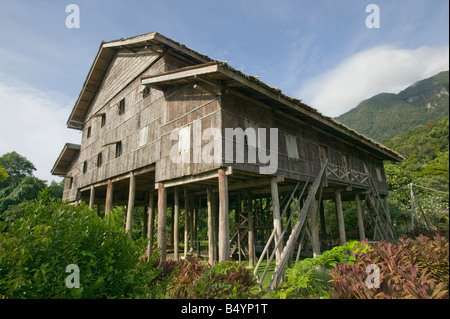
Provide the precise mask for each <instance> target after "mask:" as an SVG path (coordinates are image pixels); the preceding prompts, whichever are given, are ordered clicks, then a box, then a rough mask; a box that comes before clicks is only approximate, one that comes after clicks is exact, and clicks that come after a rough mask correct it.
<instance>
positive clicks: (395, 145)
mask: <svg viewBox="0 0 450 319" xmlns="http://www.w3.org/2000/svg"><path fill="white" fill-rule="evenodd" d="M383 144H385V145H386V146H388V147H390V148H392V149H394V150H396V151H398V152H399V153H401V154H402V155H403V156H405V160H404V161H403V162H401V163H389V162H386V163H385V165H384V167H385V171H386V178H387V182H388V188H389V194H390V198H389V203H390V209H391V210H392V213H393V221H394V225H397V228H398V229H401V227H402V226H401V225H402V222H401V220H402V218H405V217H406V218H407V219H409V212H410V188H409V184H410V183H412V184H414V188H415V192H416V193H417V196H418V198H420V202H421V206H422V208H423V210H424V212H425V214H426V216H427V220H428V222H429V223H430V224H431V225H432V227H433V228H434V229H440V230H447V231H448V227H449V226H448V224H449V219H448V212H449V198H448V191H449V175H448V174H449V158H448V153H449V118H448V116H445V117H443V118H441V119H438V120H434V121H432V122H430V123H428V124H427V125H419V126H416V127H415V128H413V129H411V130H409V131H407V132H406V133H403V134H400V135H398V136H397V137H395V138H393V139H391V140H386V141H384V142H383ZM415 205H417V203H416V204H415ZM414 216H415V220H416V223H417V225H418V226H419V227H422V228H423V227H425V220H424V219H423V215H422V214H421V213H419V211H418V210H417V207H416V212H415V215H414ZM399 231H400V232H401V231H402V230H399ZM403 231H404V230H403Z"/></svg>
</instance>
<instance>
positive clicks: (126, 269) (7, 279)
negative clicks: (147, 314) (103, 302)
mask: <svg viewBox="0 0 450 319" xmlns="http://www.w3.org/2000/svg"><path fill="white" fill-rule="evenodd" d="M121 216H122V211H121V210H120V209H116V210H114V211H112V212H111V213H110V214H109V216H108V218H101V217H99V216H97V215H96V213H95V212H93V211H92V210H90V209H89V208H88V207H87V206H86V205H84V204H82V205H79V206H70V205H67V204H64V203H61V201H60V200H58V201H56V200H54V199H52V198H51V197H50V196H49V194H48V192H43V193H41V194H40V196H39V197H38V199H37V200H36V201H35V202H32V203H30V204H27V205H26V206H25V209H24V216H23V218H19V219H15V220H14V221H12V222H10V223H6V222H0V298H149V297H153V298H155V297H158V295H157V293H156V291H158V290H157V289H158V282H157V281H156V280H155V278H157V276H158V274H159V272H160V271H161V270H160V269H157V268H155V267H153V263H152V262H149V263H143V262H142V261H141V258H142V256H143V254H144V249H145V242H144V241H143V240H138V241H135V240H132V239H131V238H130V237H129V235H128V234H125V233H124V231H123V221H122V219H121ZM153 258H154V259H156V258H157V256H156V255H155V256H153ZM70 264H75V265H77V266H78V267H79V270H80V288H71V289H69V288H67V287H66V284H65V281H66V278H67V277H68V276H69V275H70V273H66V267H67V266H68V265H70Z"/></svg>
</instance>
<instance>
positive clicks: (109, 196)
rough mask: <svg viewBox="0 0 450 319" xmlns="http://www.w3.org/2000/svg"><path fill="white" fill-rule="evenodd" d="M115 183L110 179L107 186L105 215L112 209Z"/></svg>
mask: <svg viewBox="0 0 450 319" xmlns="http://www.w3.org/2000/svg"><path fill="white" fill-rule="evenodd" d="M113 194H114V184H113V183H112V181H111V180H109V181H108V184H107V186H106V201H105V215H108V214H109V212H110V211H111V210H112V205H113V197H114V196H113Z"/></svg>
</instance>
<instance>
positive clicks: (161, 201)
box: [158, 183, 167, 265]
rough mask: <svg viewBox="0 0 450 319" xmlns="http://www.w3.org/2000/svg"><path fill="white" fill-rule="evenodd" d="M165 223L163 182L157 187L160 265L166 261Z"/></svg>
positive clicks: (165, 209)
mask: <svg viewBox="0 0 450 319" xmlns="http://www.w3.org/2000/svg"><path fill="white" fill-rule="evenodd" d="M166 224H167V192H166V188H165V187H164V184H163V183H159V188H158V248H160V255H161V259H160V265H161V264H162V263H164V262H165V261H166V248H167V243H166V240H167V239H166Z"/></svg>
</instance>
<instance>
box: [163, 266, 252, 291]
mask: <svg viewBox="0 0 450 319" xmlns="http://www.w3.org/2000/svg"><path fill="white" fill-rule="evenodd" d="M168 263H169V266H166V267H172V268H174V272H173V276H172V278H171V280H170V282H169V284H168V286H167V291H168V293H169V296H170V297H171V298H176V299H186V298H189V299H191V298H192V299H247V298H259V297H260V294H257V293H254V291H256V290H257V282H256V279H255V277H254V276H253V274H252V273H251V272H250V271H249V270H248V269H246V268H245V267H244V266H243V265H240V264H238V263H236V262H233V261H226V262H218V263H215V264H214V265H213V266H210V265H209V264H206V263H203V262H202V261H200V260H199V259H196V258H192V257H188V258H187V259H185V260H182V261H179V262H175V261H169V262H168Z"/></svg>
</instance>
